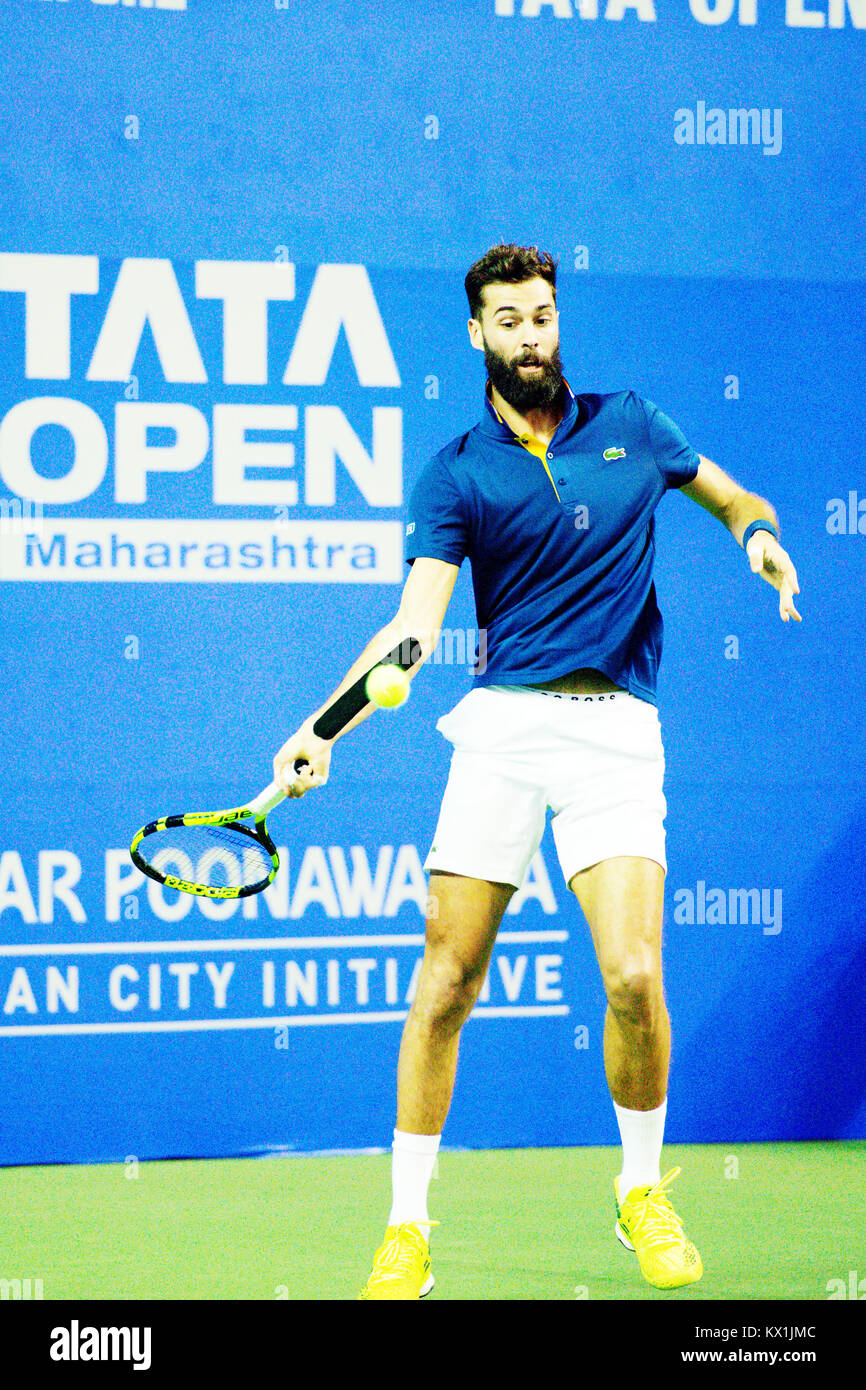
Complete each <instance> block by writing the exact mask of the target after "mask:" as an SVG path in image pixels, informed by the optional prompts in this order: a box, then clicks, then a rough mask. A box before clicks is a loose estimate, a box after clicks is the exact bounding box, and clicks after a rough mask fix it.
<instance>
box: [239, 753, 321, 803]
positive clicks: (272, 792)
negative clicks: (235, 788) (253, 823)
mask: <svg viewBox="0 0 866 1390" xmlns="http://www.w3.org/2000/svg"><path fill="white" fill-rule="evenodd" d="M306 762H307V760H306V758H295V772H300V770H301V768H302V767H305V766H306ZM286 794H287V793H286V789H285V787H284V786H283V784H282V783H281V782H269V783H268V785H267V786H266V787H265V789H264V791H261V792H259V794H258V796H257V797H255V799H254V800H253V801H251V802H250V803H249V810H251V811H252V812H253V813H254V814H255V815H257V816H266V815H267V813H268V811H272V810H273V808H274V807H275V806H279V804H280V802H281V801H285V799H286Z"/></svg>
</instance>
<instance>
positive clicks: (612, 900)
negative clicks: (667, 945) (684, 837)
mask: <svg viewBox="0 0 866 1390" xmlns="http://www.w3.org/2000/svg"><path fill="white" fill-rule="evenodd" d="M664 884H665V871H664V869H663V868H662V867H661V865H660V864H656V862H655V861H654V860H652V859H643V858H637V857H634V856H630V855H621V856H619V857H617V858H613V859H604V860H602V862H601V863H599V864H593V865H592V867H591V868H589V869H584V870H583V871H582V872H581V873H577V874H575V875H574V876H573V877H572V879H571V881H570V883H569V885H568V886H569V888H571V890H572V892H573V893H574V894H575V896H576V897H577V900H578V902H579V903H580V906H581V908H582V910H583V914H584V916H585V917H586V920H587V922H588V924H589V929H590V931H591V932H592V939H593V943H594V945H595V952H596V956H597V958H598V963H599V968H600V970H601V975H602V980H603V982H604V988H605V993H606V995H607V1001H608V1007H607V1013H606V1015H605V1020H604V1069H605V1075H606V1077H607V1083H608V1086H609V1087H610V1093H611V1096H612V1097H613V1100H614V1103H615V1104H616V1105H618V1106H620V1107H621V1108H622V1109H626V1110H632V1111H642V1112H645V1111H649V1110H655V1109H657V1108H658V1106H660V1105H661V1104H662V1102H663V1101H664V1099H665V1097H666V1095H667V1084H668V1066H669V1062H670V1050H671V1029H670V1019H669V1017H668V1011H667V1006H666V1004H665V999H664V992H663V988H662V959H661V937H662V915H663V910H664Z"/></svg>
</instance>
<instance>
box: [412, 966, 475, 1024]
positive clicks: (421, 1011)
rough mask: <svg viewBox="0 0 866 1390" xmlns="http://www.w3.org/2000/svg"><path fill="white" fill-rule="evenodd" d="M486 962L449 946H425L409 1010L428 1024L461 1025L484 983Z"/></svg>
mask: <svg viewBox="0 0 866 1390" xmlns="http://www.w3.org/2000/svg"><path fill="white" fill-rule="evenodd" d="M485 970H486V962H481V961H467V960H464V959H462V958H461V957H460V956H459V955H458V954H457V953H456V952H454V951H453V950H448V949H444V950H443V949H437V950H433V951H431V950H430V948H429V947H428V950H427V952H426V953H425V958H424V964H423V966H422V969H421V974H420V976H419V978H418V989H417V993H416V995H415V999H414V1001H413V1004H412V1011H413V1013H414V1015H415V1017H416V1019H418V1020H423V1021H424V1022H425V1023H427V1024H428V1025H429V1026H431V1027H438V1028H454V1027H460V1025H461V1024H462V1023H463V1022H464V1020H465V1019H466V1018H467V1017H468V1016H469V1014H470V1013H471V1011H472V1007H473V1005H474V1004H475V1001H476V999H477V998H478V995H479V993H480V991H481V986H482V984H483V983H484V974H485Z"/></svg>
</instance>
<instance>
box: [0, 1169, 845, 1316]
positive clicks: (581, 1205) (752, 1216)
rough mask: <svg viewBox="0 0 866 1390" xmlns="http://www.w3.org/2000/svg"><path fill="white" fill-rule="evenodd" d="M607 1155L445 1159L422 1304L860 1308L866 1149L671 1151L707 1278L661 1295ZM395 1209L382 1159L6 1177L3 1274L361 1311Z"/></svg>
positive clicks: (97, 1293)
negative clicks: (639, 1258)
mask: <svg viewBox="0 0 866 1390" xmlns="http://www.w3.org/2000/svg"><path fill="white" fill-rule="evenodd" d="M618 1154H619V1150H618V1149H613V1148H612V1149H606V1148H574V1149H500V1150H488V1151H465V1150H464V1151H449V1150H447V1149H446V1150H445V1151H444V1152H442V1153H441V1154H440V1157H439V1168H438V1176H437V1177H435V1178H434V1181H433V1183H432V1187H431V1202H430V1215H431V1218H432V1219H436V1220H438V1221H440V1223H441V1225H440V1226H439V1227H438V1228H436V1229H434V1231H433V1235H432V1240H431V1251H432V1256H433V1270H434V1274H435V1276H436V1281H437V1282H436V1287H435V1289H434V1290H433V1292H432V1294H431V1295H430V1296H429V1299H428V1300H427V1301H432V1300H435V1299H448V1300H459V1299H485V1300H500V1299H501V1300H506V1299H507V1300H512V1299H539V1300H572V1299H577V1298H581V1299H587V1298H588V1299H596V1300H599V1299H664V1300H668V1299H677V1300H684V1299H696V1300H708V1299H827V1298H828V1297H829V1292H828V1283H829V1282H830V1281H832V1280H841V1281H843V1283H844V1286H845V1288H846V1290H847V1289H850V1287H851V1286H852V1280H851V1273H852V1271H854V1272H855V1278H856V1279H863V1280H864V1284H863V1292H864V1293H866V1192H864V1183H863V1163H864V1157H866V1144H863V1143H855V1142H851V1143H817V1144H805V1143H796V1144H740V1145H732V1146H729V1147H725V1146H721V1145H691V1146H686V1145H682V1146H677V1145H670V1146H666V1148H665V1151H664V1165H663V1171H668V1170H669V1169H670V1168H672V1167H675V1166H677V1165H681V1166H682V1169H683V1171H682V1174H681V1176H680V1177H679V1178H678V1179H677V1180H676V1182H675V1183H674V1184H673V1185H672V1192H671V1197H672V1200H673V1202H674V1206H675V1207H676V1209H677V1210H678V1211H679V1212H680V1213H681V1215H682V1216H683V1218H684V1221H685V1223H686V1229H687V1231H688V1233H689V1235H690V1236H691V1237H692V1239H693V1240H694V1241H695V1243H696V1244H697V1246H698V1248H699V1250H700V1251H701V1254H702V1256H703V1261H704V1267H705V1274H704V1278H703V1279H702V1280H701V1282H700V1283H699V1284H697V1285H695V1286H693V1287H690V1288H686V1289H682V1290H678V1291H676V1292H673V1293H662V1292H658V1291H656V1290H654V1289H652V1288H650V1286H649V1285H648V1284H646V1283H645V1282H644V1281H643V1279H642V1278H641V1275H640V1273H639V1271H638V1267H637V1262H636V1260H635V1257H634V1256H633V1255H631V1254H629V1253H628V1252H627V1251H625V1250H624V1249H623V1248H622V1247H621V1246H620V1245H619V1243H618V1242H617V1241H616V1240H615V1239H614V1236H613V1222H614V1212H613V1202H612V1195H611V1193H612V1185H611V1177H612V1175H613V1173H614V1171H615V1165H616V1162H617V1158H618ZM389 1201H390V1155H389V1154H386V1153H382V1154H363V1155H352V1156H336V1157H294V1156H292V1157H285V1158H266V1159H217V1160H212V1161H210V1160H209V1161H170V1162H152V1163H141V1164H138V1165H137V1167H136V1165H135V1163H134V1162H133V1161H128V1162H127V1163H126V1164H122V1163H121V1164H98V1165H93V1166H87V1167H85V1166H82V1167H76V1166H63V1167H26V1168H7V1169H3V1170H0V1204H2V1210H3V1213H4V1216H3V1221H2V1223H0V1278H2V1279H4V1280H6V1281H14V1280H16V1279H21V1280H26V1279H30V1280H31V1286H30V1287H31V1290H35V1289H36V1288H37V1285H36V1284H35V1283H34V1281H35V1280H41V1281H42V1284H41V1293H42V1297H43V1298H44V1299H46V1300H49V1299H116V1298H121V1299H242V1300H253V1299H275V1298H288V1299H290V1300H295V1299H305V1300H306V1299H326V1300H328V1299H329V1300H343V1299H354V1298H355V1297H356V1296H357V1293H358V1290H359V1289H360V1287H361V1285H362V1284H363V1282H364V1280H365V1278H366V1276H367V1273H368V1272H369V1269H368V1267H369V1264H370V1261H371V1258H372V1255H373V1253H374V1251H375V1249H376V1247H377V1246H378V1245H379V1243H380V1241H381V1239H382V1236H383V1233H384V1221H385V1218H386V1216H387V1212H388V1206H389ZM830 1288H831V1289H833V1288H836V1289H837V1290H838V1288H839V1285H832V1284H831V1285H830ZM11 1289H12V1292H10V1289H9V1288H7V1286H6V1285H4V1290H5V1294H4V1296H6V1297H14V1296H15V1293H14V1285H12V1286H11ZM31 1296H33V1294H32V1293H31ZM846 1296H850V1293H848V1294H846Z"/></svg>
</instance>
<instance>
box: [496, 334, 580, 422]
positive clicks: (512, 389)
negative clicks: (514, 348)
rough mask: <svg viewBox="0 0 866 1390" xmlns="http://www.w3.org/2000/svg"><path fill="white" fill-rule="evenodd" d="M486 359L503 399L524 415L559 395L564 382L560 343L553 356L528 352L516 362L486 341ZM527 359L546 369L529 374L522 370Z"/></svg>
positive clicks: (544, 405)
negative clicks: (506, 357) (547, 356)
mask: <svg viewBox="0 0 866 1390" xmlns="http://www.w3.org/2000/svg"><path fill="white" fill-rule="evenodd" d="M484 361H485V362H486V364H487V375H488V376H489V377H490V380H491V382H492V384H493V385H494V386H495V387H496V389H497V391H498V392H499V394H500V396H501V397H502V398H503V400H506V401H507V402H508V404H509V405H510V406H511V407H512V408H513V409H514V410H516V411H517V412H518V414H520V415H526V414H527V412H528V411H530V410H543V409H545V408H546V407H547V406H550V405H553V402H554V401H555V400H556V397H557V396H558V394H559V388H560V387H561V385H562V362H561V361H560V357H559V347H558V346H557V347H555V348H554V349H553V352H552V353H551V355H550V357H549V358H544V357H542V356H541V355H540V353H532V352H527V353H524V354H523V355H522V356H520V357H518V358H517V360H516V361H513V362H508V361H506V359H505V358H504V357H502V356H501V355H500V353H498V352H495V351H494V349H493V348H492V347H490V346H489V345H488V344H487V343H486V342H485V344H484ZM525 362H532V363H538V364H540V365H541V367H542V370H541V371H540V372H532V373H529V374H527V373H525V372H521V371H520V364H521V363H525Z"/></svg>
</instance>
